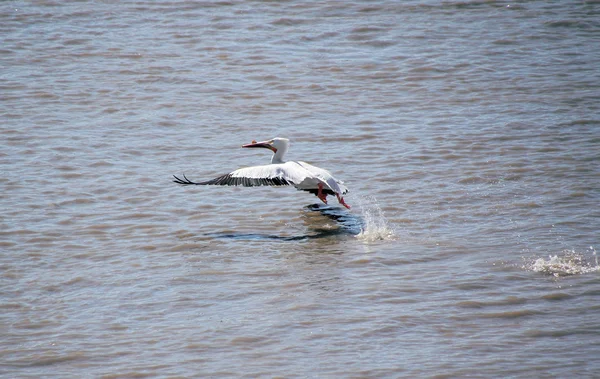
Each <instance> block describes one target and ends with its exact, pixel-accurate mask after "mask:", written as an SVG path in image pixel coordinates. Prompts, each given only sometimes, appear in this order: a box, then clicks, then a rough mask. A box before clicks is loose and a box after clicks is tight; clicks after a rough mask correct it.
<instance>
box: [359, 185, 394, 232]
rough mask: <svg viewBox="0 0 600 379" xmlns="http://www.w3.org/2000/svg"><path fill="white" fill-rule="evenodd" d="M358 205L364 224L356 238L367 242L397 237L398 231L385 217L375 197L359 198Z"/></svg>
mask: <svg viewBox="0 0 600 379" xmlns="http://www.w3.org/2000/svg"><path fill="white" fill-rule="evenodd" d="M358 205H359V207H360V210H361V213H362V219H363V225H362V227H361V230H360V233H358V234H357V235H356V238H358V239H360V240H362V241H366V242H374V241H381V240H394V239H395V236H396V233H395V231H394V229H393V228H392V227H391V226H390V224H389V223H388V221H387V219H386V218H385V215H384V212H383V211H382V210H381V207H379V203H377V199H375V197H373V196H367V197H364V198H359V199H358Z"/></svg>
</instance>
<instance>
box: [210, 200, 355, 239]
mask: <svg viewBox="0 0 600 379" xmlns="http://www.w3.org/2000/svg"><path fill="white" fill-rule="evenodd" d="M300 218H301V219H302V221H303V222H304V224H305V227H306V233H304V234H300V235H293V236H289V235H288V236H286V235H277V234H266V233H235V232H216V233H207V234H205V236H207V237H213V238H218V239H231V240H274V241H306V240H311V239H321V238H335V237H338V236H345V235H346V236H347V235H357V234H359V233H360V231H361V228H362V226H363V221H362V218H361V217H360V216H357V215H355V214H352V213H349V212H348V211H347V210H345V209H343V208H340V207H335V206H330V205H325V204H312V205H307V206H306V207H304V208H303V209H302V214H301V215H300Z"/></svg>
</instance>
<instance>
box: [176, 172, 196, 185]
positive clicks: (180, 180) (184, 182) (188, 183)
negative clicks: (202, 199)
mask: <svg viewBox="0 0 600 379" xmlns="http://www.w3.org/2000/svg"><path fill="white" fill-rule="evenodd" d="M182 176H183V179H181V178H180V177H178V176H176V175H173V177H174V178H175V180H173V183H177V184H183V185H190V184H199V183H195V182H192V181H191V180H189V179H188V178H187V177H186V176H185V174H183V175H182Z"/></svg>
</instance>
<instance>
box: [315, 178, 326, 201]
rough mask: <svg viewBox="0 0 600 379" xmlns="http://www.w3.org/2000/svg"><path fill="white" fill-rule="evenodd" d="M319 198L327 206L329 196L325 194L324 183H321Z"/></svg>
mask: <svg viewBox="0 0 600 379" xmlns="http://www.w3.org/2000/svg"><path fill="white" fill-rule="evenodd" d="M317 197H318V198H319V199H321V201H322V202H324V203H325V204H327V194H326V193H323V183H319V192H317Z"/></svg>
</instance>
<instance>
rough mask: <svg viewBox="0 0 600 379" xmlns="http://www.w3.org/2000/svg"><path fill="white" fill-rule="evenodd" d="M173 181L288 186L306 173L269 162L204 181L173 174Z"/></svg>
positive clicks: (201, 183)
mask: <svg viewBox="0 0 600 379" xmlns="http://www.w3.org/2000/svg"><path fill="white" fill-rule="evenodd" d="M173 177H174V178H175V180H173V182H175V183H178V184H183V185H190V184H193V185H203V186H206V185H217V186H244V187H256V186H289V185H292V186H293V185H296V183H299V182H301V181H302V180H304V178H305V177H306V173H305V172H302V171H299V172H298V170H296V171H294V170H290V167H289V165H287V164H285V163H283V164H270V165H264V166H253V167H246V168H241V169H239V170H235V171H233V172H231V173H229V174H225V175H221V176H219V177H217V178H214V179H211V180H207V181H205V182H192V181H191V180H189V179H188V178H187V177H186V176H185V175H183V178H179V177H177V176H175V175H173Z"/></svg>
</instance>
